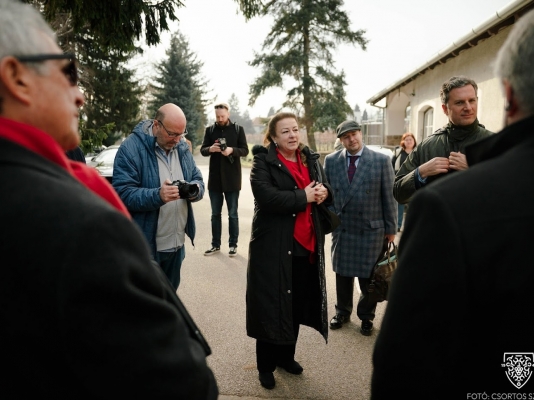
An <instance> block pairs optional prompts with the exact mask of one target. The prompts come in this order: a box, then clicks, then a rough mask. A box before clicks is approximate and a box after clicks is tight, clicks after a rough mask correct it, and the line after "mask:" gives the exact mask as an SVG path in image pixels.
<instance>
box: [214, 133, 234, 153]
mask: <svg viewBox="0 0 534 400" xmlns="http://www.w3.org/2000/svg"><path fill="white" fill-rule="evenodd" d="M209 151H210V153H221V154H222V155H223V156H226V157H228V156H229V155H231V154H232V153H233V152H234V148H233V147H228V145H227V144H226V139H224V138H219V139H216V140H215V142H214V143H213V144H212V145H211V146H210V148H209Z"/></svg>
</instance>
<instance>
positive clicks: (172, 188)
mask: <svg viewBox="0 0 534 400" xmlns="http://www.w3.org/2000/svg"><path fill="white" fill-rule="evenodd" d="M199 191H200V188H199V186H198V185H197V184H191V183H188V182H186V181H180V180H178V181H174V182H171V181H170V180H169V179H165V182H163V185H162V186H161V188H160V189H159V196H160V197H161V200H163V201H164V202H165V203H168V202H170V201H174V200H178V199H189V200H192V199H194V198H196V197H197V196H198V194H199Z"/></svg>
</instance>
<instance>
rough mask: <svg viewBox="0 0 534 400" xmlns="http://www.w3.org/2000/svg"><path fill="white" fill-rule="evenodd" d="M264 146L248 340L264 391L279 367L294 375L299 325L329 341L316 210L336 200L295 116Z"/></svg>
mask: <svg viewBox="0 0 534 400" xmlns="http://www.w3.org/2000/svg"><path fill="white" fill-rule="evenodd" d="M265 143H266V146H265V147H263V146H255V148H254V149H253V153H254V154H255V155H254V163H253V166H252V170H251V173H250V182H251V186H252V192H253V194H254V199H255V209H254V218H253V221H252V233H251V239H250V247H249V263H248V271H247V295H246V301H247V335H248V336H250V337H253V338H255V339H256V359H257V366H258V371H259V379H260V383H261V384H262V386H264V387H266V388H268V389H272V388H273V387H274V386H275V381H274V375H273V371H274V370H275V368H276V367H277V366H280V367H282V368H284V369H285V370H286V371H288V372H290V373H293V374H300V373H302V370H303V368H302V367H301V366H300V364H299V363H298V362H296V361H295V358H294V357H295V348H296V343H297V338H298V333H299V325H300V324H303V325H307V326H310V327H312V328H314V329H316V330H317V331H319V332H320V333H321V334H322V335H323V337H324V338H325V340H326V339H327V336H328V329H327V305H326V284H325V272H324V233H323V232H322V230H321V226H320V224H319V218H318V213H317V212H316V210H317V207H318V204H321V203H323V202H324V204H325V205H328V204H330V203H331V202H332V195H331V191H330V188H329V185H328V184H327V183H326V178H325V176H324V172H323V169H322V166H321V165H320V163H319V162H318V158H319V155H318V154H317V153H314V152H312V151H311V150H310V149H309V148H308V147H307V146H304V145H302V144H301V143H300V141H299V127H298V123H297V118H296V116H295V115H294V114H291V113H278V114H276V115H274V116H273V117H272V119H271V121H270V122H269V126H268V131H267V133H266V135H265Z"/></svg>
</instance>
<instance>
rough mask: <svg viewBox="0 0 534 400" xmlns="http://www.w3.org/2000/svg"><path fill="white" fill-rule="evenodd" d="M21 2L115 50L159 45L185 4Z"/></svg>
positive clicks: (165, 0)
mask: <svg viewBox="0 0 534 400" xmlns="http://www.w3.org/2000/svg"><path fill="white" fill-rule="evenodd" d="M22 1H24V2H25V3H30V4H33V5H34V6H36V7H37V8H38V9H39V10H41V12H42V13H43V14H44V15H45V17H46V19H47V20H48V21H54V20H55V19H56V18H57V17H58V16H61V15H63V16H66V17H67V18H68V25H67V26H68V27H69V28H72V29H73V30H74V32H81V31H82V30H85V29H89V31H90V32H91V34H92V36H93V37H94V40H95V41H96V42H97V43H98V45H100V46H103V47H105V48H114V49H116V50H125V49H128V48H131V46H133V44H134V40H136V39H137V40H139V39H140V37H141V35H144V36H145V39H146V42H147V44H148V45H149V46H152V45H155V44H158V43H159V42H160V33H161V31H166V30H169V25H168V21H176V20H177V19H178V18H177V16H176V14H175V9H176V8H177V7H182V6H183V5H184V4H183V3H182V1H180V0H159V1H152V0H128V1H127V2H125V1H124V0H97V1H94V0H53V1H51V0H22ZM247 1H249V0H247ZM245 9H246V7H245ZM53 26H54V28H56V26H55V24H53ZM143 27H144V29H143Z"/></svg>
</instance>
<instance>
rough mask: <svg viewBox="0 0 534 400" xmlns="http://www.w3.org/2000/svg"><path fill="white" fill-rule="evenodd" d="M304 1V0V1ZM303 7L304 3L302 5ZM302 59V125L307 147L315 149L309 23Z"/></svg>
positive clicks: (306, 29)
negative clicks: (306, 137) (306, 138)
mask: <svg viewBox="0 0 534 400" xmlns="http://www.w3.org/2000/svg"><path fill="white" fill-rule="evenodd" d="M305 3H306V2H305ZM303 6H304V7H305V6H306V4H304V5H303ZM303 36H304V61H303V76H302V87H303V90H302V105H303V106H304V118H303V119H304V126H305V127H306V135H307V136H308V147H309V148H310V149H312V150H313V151H317V146H316V145H315V134H314V132H313V129H312V126H313V117H312V105H311V93H310V86H311V77H310V31H309V25H308V24H306V25H305V27H304V32H303Z"/></svg>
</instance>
